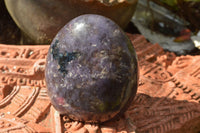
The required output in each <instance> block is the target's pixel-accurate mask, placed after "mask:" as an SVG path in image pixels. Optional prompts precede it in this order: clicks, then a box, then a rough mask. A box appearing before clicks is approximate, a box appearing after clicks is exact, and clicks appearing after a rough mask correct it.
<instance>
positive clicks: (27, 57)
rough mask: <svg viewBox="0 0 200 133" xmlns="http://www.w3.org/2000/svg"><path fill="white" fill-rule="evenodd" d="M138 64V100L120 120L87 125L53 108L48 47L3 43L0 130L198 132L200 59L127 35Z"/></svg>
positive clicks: (97, 132) (199, 116)
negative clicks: (47, 82)
mask: <svg viewBox="0 0 200 133" xmlns="http://www.w3.org/2000/svg"><path fill="white" fill-rule="evenodd" d="M128 36H129V37H130V38H131V40H132V42H133V45H134V46H135V49H136V52H137V55H138V59H139V66H140V80H139V88H138V92H137V96H136V97H135V100H134V101H133V103H132V104H131V106H130V107H129V109H128V110H127V111H126V112H125V113H124V115H123V116H121V117H120V118H118V119H116V120H113V121H110V122H107V123H104V124H101V125H97V124H84V123H80V122H76V121H71V120H69V119H68V118H67V117H66V116H61V115H60V114H59V113H58V112H57V111H55V110H54V108H53V107H52V106H51V104H50V101H49V98H48V96H47V90H46V85H45V81H44V69H45V58H46V54H47V51H48V47H49V46H48V45H46V46H45V45H44V46H14V45H0V132H25V133H30V132H58V133H59V132H65V133H68V132H76V133H78V132H79V133H88V132H89V133H100V132H102V133H116V132H118V133H126V132H132V133H133V132H138V133H143V132H144V133H166V132H169V133H171V132H180V133H182V132H187V133H188V132H190V133H195V132H196V133H198V132H200V126H199V125H200V104H199V103H200V82H198V81H199V79H200V56H190V55H187V56H180V57H176V55H175V54H173V53H169V52H164V51H163V49H162V48H161V47H160V46H159V45H158V44H154V45H153V44H151V43H149V42H147V41H146V40H145V38H144V37H143V36H141V35H128Z"/></svg>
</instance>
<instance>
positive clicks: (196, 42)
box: [191, 31, 200, 49]
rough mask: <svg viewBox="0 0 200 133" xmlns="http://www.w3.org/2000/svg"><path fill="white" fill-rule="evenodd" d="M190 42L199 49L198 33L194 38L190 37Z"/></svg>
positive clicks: (199, 38) (199, 35)
mask: <svg viewBox="0 0 200 133" xmlns="http://www.w3.org/2000/svg"><path fill="white" fill-rule="evenodd" d="M191 39H192V41H193V42H194V45H195V47H196V48H198V49H200V31H199V32H198V33H197V35H196V36H192V37H191Z"/></svg>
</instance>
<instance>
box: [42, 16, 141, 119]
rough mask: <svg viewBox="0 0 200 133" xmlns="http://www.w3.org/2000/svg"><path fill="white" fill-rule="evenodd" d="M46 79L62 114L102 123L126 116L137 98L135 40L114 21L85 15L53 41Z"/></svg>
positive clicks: (67, 26) (54, 102) (60, 32)
mask: <svg viewBox="0 0 200 133" xmlns="http://www.w3.org/2000/svg"><path fill="white" fill-rule="evenodd" d="M45 76H46V83H47V88H48V94H49V97H50V99H51V103H52V104H53V106H54V107H55V108H56V109H57V110H58V111H59V112H60V113H61V114H66V115H68V116H69V117H70V118H72V119H74V120H79V121H85V122H104V121H107V120H110V119H111V118H114V117H115V116H118V115H119V114H121V113H123V112H124V111H125V109H126V108H127V106H128V105H129V104H130V103H131V101H132V100H133V98H134V96H135V94H136V91H137V85H138V64H137V57H136V53H135V50H134V48H133V45H132V44H131V41H130V40H129V39H128V38H127V36H126V35H125V33H124V32H123V31H122V30H121V29H120V27H119V26H118V25H116V24H115V23H114V22H113V21H112V20H110V19H108V18H105V17H103V16H99V15H92V14H88V15H82V16H79V17H77V18H75V19H73V20H71V21H70V22H69V23H68V24H66V25H65V26H64V27H63V28H62V29H61V30H60V31H59V32H58V34H57V35H56V37H55V38H54V40H53V42H52V44H51V46H50V48H49V52H48V55H47V62H46V70H45Z"/></svg>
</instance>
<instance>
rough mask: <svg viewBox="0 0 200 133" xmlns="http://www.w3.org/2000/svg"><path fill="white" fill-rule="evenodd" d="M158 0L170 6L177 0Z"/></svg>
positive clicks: (175, 3)
mask: <svg viewBox="0 0 200 133" xmlns="http://www.w3.org/2000/svg"><path fill="white" fill-rule="evenodd" d="M160 1H161V2H163V3H165V4H167V5H169V6H172V7H173V6H176V5H177V0H160Z"/></svg>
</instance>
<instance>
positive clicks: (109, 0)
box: [82, 0, 137, 6]
mask: <svg viewBox="0 0 200 133" xmlns="http://www.w3.org/2000/svg"><path fill="white" fill-rule="evenodd" d="M82 1H85V2H93V1H99V2H101V3H103V4H105V5H109V6H112V5H115V4H120V3H123V2H126V3H135V2H137V1H136V0H82Z"/></svg>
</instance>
